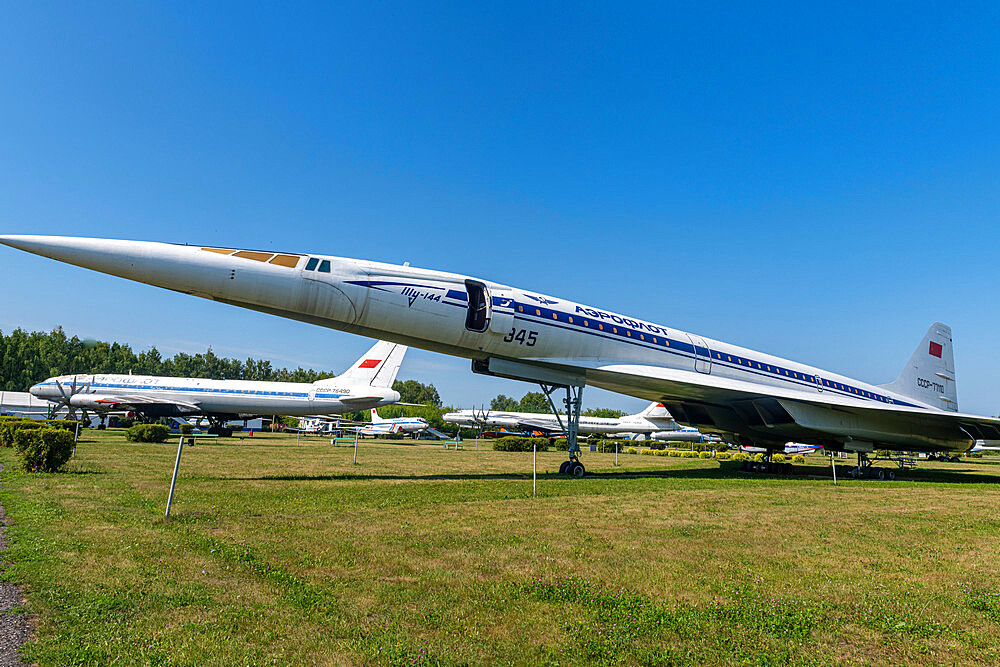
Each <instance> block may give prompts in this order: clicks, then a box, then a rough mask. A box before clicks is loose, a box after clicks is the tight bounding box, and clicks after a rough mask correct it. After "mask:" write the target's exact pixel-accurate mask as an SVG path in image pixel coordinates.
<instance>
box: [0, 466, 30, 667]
mask: <svg viewBox="0 0 1000 667" xmlns="http://www.w3.org/2000/svg"><path fill="white" fill-rule="evenodd" d="M2 471H3V466H0V472H2ZM6 550H7V515H6V514H5V513H4V511H3V505H0V563H2V562H3V552H4V551H6ZM23 603H24V598H22V597H21V589H20V588H18V587H17V586H15V585H14V584H5V583H3V582H0V667H14V666H17V667H23V665H24V663H23V662H21V658H20V656H19V655H18V653H17V647H18V646H20V645H21V644H23V643H24V642H26V641H28V635H29V634H30V631H31V627H30V626H29V625H28V617H27V616H25V615H23V614H15V613H12V612H11V611H10V610H11V609H13V608H14V607H18V606H20V605H22V604H23Z"/></svg>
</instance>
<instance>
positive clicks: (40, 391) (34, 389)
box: [28, 382, 45, 398]
mask: <svg viewBox="0 0 1000 667" xmlns="http://www.w3.org/2000/svg"><path fill="white" fill-rule="evenodd" d="M28 393H29V394H31V395H32V396H34V397H35V398H43V397H44V396H45V387H43V386H42V383H41V382H39V383H38V384H33V385H31V388H29V389H28Z"/></svg>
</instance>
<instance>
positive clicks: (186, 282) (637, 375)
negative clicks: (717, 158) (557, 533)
mask: <svg viewBox="0 0 1000 667" xmlns="http://www.w3.org/2000/svg"><path fill="white" fill-rule="evenodd" d="M0 243H4V244H6V245H9V246H12V247H15V248H20V249H21V250H25V251H28V252H33V253H36V254H39V255H44V256H46V257H50V258H52V259H56V260H59V261H62V262H67V263H70V264H75V265H77V266H83V267H86V268H90V269H93V270H95V271H101V272H103V273H109V274H111V275H116V276H120V277H123V278H128V279H130V280H136V281H139V282H143V283H148V284H151V285H156V286H159V287H163V288H166V289H170V290H174V291H178V292H183V293H185V294H190V295H193V296H199V297H203V298H207V299H212V300H215V301H220V302H222V303H228V304H232V305H237V306H241V307H243V308H250V309H253V310H258V311H261V312H264V313H270V314H273V315H279V316H281V317H288V318H292V319H297V320H301V321H304V322H309V323H312V324H316V325H320V326H325V327H330V328H332V329H340V330H343V331H349V332H352V333H356V334H359V335H363V336H370V337H373V338H383V339H386V340H392V341H396V342H398V343H401V344H404V345H412V346H416V347H420V348H423V349H427V350H432V351H435V352H441V353H443V354H449V355H453V356H460V357H466V358H469V359H471V360H472V370H473V371H474V372H476V373H482V374H486V375H493V376H497V377H504V378H510V379H516V380H524V381H528V382H534V383H538V384H539V385H540V386H541V387H542V390H543V391H544V392H545V394H546V396H548V397H549V401H550V404H551V406H552V411H553V412H557V411H558V409H557V408H556V406H555V404H554V401H553V400H552V394H553V393H554V392H555V391H556V390H559V391H564V392H565V398H564V399H563V401H562V402H563V405H564V407H565V408H566V413H567V429H566V431H567V437H568V439H569V442H570V445H569V460H568V461H566V462H565V463H564V464H563V465H562V467H561V470H562V471H564V472H572V473H573V474H574V475H583V474H584V473H585V471H584V467H583V464H582V463H581V462H580V460H579V452H580V450H579V446H578V443H577V429H578V426H579V423H580V398H581V395H582V392H583V388H584V387H585V386H586V385H588V384H590V385H594V386H597V387H601V388H603V389H607V390H610V391H615V392H619V393H622V394H626V395H629V396H635V397H637V398H642V399H644V400H647V401H657V402H661V403H663V404H664V405H665V406H666V408H667V409H668V410H669V411H670V414H671V415H673V417H674V419H676V420H677V421H678V422H680V423H683V424H686V425H689V426H694V427H697V428H698V429H699V430H700V431H702V432H703V433H714V434H717V435H719V436H720V437H722V438H723V439H724V440H726V441H727V442H729V443H733V444H736V445H741V446H757V447H763V448H764V449H766V450H767V451H768V452H771V451H780V450H781V449H783V448H784V446H785V443H786V442H789V441H793V442H810V443H815V444H817V445H822V446H823V447H824V449H827V450H835V451H849V452H856V453H857V455H858V468H857V472H858V475H860V476H871V474H872V472H871V470H870V468H869V467H870V464H871V460H870V459H869V457H868V454H869V453H871V452H873V451H874V450H875V449H889V450H902V451H916V452H941V451H955V452H964V451H966V450H968V449H970V448H971V447H973V446H974V445H975V444H976V441H977V440H983V441H985V443H984V446H993V445H996V444H997V443H998V442H1000V419H996V418H992V417H983V416H979V415H973V414H965V413H961V412H958V399H957V393H956V390H955V365H954V355H953V348H952V337H951V329H950V328H949V327H948V326H946V325H944V324H941V323H939V322H935V323H934V324H932V325H931V327H930V329H928V331H927V334H926V335H925V336H924V337H923V339H922V340H921V342H920V344H919V345H918V346H917V350H916V351H915V352H914V353H913V355H912V356H911V357H910V361H909V362H908V363H907V364H906V366H905V367H904V368H903V370H902V372H901V373H900V374H899V377H898V378H897V379H896V380H895V381H894V382H890V383H889V384H885V385H875V384H870V383H868V382H863V381H861V380H856V379H854V378H850V377H846V376H844V375H840V374H837V373H832V372H829V371H825V370H822V369H819V368H816V367H813V366H809V365H806V364H802V363H799V362H796V361H791V360H788V359H783V358H781V357H778V356H775V355H771V354H766V353H764V352H758V351H755V350H751V349H747V348H744V347H740V346H737V345H733V344H730V343H725V342H722V341H718V340H711V339H708V338H705V337H704V336H700V335H697V334H694V333H688V332H686V331H682V330H679V329H675V328H673V327H670V326H667V325H663V324H654V323H652V322H648V321H645V320H641V319H638V318H635V317H629V316H626V315H620V314H618V313H614V312H611V311H608V310H604V309H602V308H594V307H592V306H587V305H585V304H581V303H576V302H573V301H568V300H565V299H561V298H553V297H549V296H545V295H542V294H539V293H537V292H531V291H527V290H523V289H518V288H514V287H511V286H509V285H506V284H503V283H495V282H491V281H487V280H480V279H478V278H474V277H471V276H466V275H460V274H455V273H446V272H442V271H433V270H428V269H419V268H415V267H411V266H398V265H393V264H385V263H380V262H373V261H367V260H356V259H346V258H340V257H332V256H328V255H320V254H312V253H302V254H300V253H275V252H270V251H265V252H261V251H253V250H239V249H235V248H219V247H207V246H188V245H172V244H167V243H152V242H144V241H123V240H108V239H94V238H73V237H63V236H0ZM859 336H860V334H859ZM856 344H857V345H858V347H859V349H860V350H863V349H864V344H865V340H864V338H859V339H858V340H857V342H856Z"/></svg>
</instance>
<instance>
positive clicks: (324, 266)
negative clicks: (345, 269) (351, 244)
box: [319, 259, 330, 273]
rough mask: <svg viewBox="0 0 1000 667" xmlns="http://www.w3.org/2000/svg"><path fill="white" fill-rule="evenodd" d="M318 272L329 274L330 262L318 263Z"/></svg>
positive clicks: (325, 260)
mask: <svg viewBox="0 0 1000 667" xmlns="http://www.w3.org/2000/svg"><path fill="white" fill-rule="evenodd" d="M319 272H320V273H330V260H328V259H324V260H323V261H322V262H320V263H319Z"/></svg>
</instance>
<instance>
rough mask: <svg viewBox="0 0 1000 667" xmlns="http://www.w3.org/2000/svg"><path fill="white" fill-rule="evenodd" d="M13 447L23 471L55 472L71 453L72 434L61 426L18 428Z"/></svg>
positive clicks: (67, 459)
mask: <svg viewBox="0 0 1000 667" xmlns="http://www.w3.org/2000/svg"><path fill="white" fill-rule="evenodd" d="M14 449H16V450H17V453H18V455H19V456H20V457H21V468H22V469H23V470H24V471H25V472H55V471H56V470H58V469H59V468H61V467H62V466H63V464H64V463H66V461H69V457H70V456H72V455H73V434H72V433H70V432H69V431H67V430H66V429H62V428H52V427H46V428H20V429H18V430H17V432H16V433H15V434H14Z"/></svg>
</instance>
